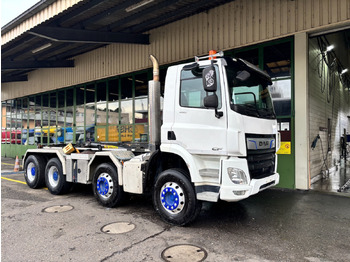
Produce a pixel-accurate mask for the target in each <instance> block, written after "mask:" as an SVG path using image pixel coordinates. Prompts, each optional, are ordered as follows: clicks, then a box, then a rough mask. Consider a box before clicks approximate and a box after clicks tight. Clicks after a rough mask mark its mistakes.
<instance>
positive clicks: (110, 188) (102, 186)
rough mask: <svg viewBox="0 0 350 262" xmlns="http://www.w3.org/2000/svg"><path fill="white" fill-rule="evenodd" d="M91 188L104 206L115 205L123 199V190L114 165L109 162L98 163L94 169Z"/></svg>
mask: <svg viewBox="0 0 350 262" xmlns="http://www.w3.org/2000/svg"><path fill="white" fill-rule="evenodd" d="M92 188H93V191H94V195H95V198H96V199H97V201H98V202H99V203H100V204H101V205H103V206H106V207H115V206H117V205H119V204H121V203H122V201H123V200H124V191H123V188H122V187H121V186H119V183H118V174H117V170H116V168H115V166H114V165H113V164H110V163H103V164H100V165H99V166H98V167H97V168H96V171H95V174H94V179H93V182H92Z"/></svg>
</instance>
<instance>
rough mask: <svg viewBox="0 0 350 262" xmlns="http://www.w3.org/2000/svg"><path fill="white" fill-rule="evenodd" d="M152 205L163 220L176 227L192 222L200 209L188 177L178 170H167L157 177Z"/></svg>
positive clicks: (200, 205)
mask: <svg viewBox="0 0 350 262" xmlns="http://www.w3.org/2000/svg"><path fill="white" fill-rule="evenodd" d="M153 205H154V208H155V209H156V211H157V212H158V214H159V215H160V216H161V218H162V219H163V220H165V221H166V222H168V223H170V224H173V225H178V226H184V225H186V224H188V223H190V222H192V221H194V220H195V219H196V218H197V216H198V215H199V213H200V210H201V207H202V203H201V202H200V201H198V200H197V198H196V193H195V191H194V188H193V185H192V183H191V182H190V181H189V179H188V175H187V174H186V173H185V172H184V171H182V170H178V169H168V170H165V171H163V172H162V173H161V174H160V175H159V177H158V178H157V181H156V183H155V186H154V192H153Z"/></svg>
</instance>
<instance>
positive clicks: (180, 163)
mask: <svg viewBox="0 0 350 262" xmlns="http://www.w3.org/2000/svg"><path fill="white" fill-rule="evenodd" d="M186 152H187V151H185V152H183V150H181V149H176V148H164V147H162V148H161V150H158V151H156V152H154V153H153V154H152V156H151V157H150V160H149V162H148V164H147V169H146V174H147V181H146V186H147V189H148V190H151V189H152V186H153V184H154V182H155V179H156V178H157V176H158V175H159V174H160V173H161V172H163V171H164V170H167V169H181V170H183V171H185V173H186V174H188V175H189V177H188V178H189V180H190V181H191V182H194V181H193V180H194V178H195V176H196V175H197V174H198V172H197V171H196V168H195V163H194V161H193V159H192V156H191V155H190V154H189V153H188V152H187V154H186Z"/></svg>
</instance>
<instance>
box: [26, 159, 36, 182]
mask: <svg viewBox="0 0 350 262" xmlns="http://www.w3.org/2000/svg"><path fill="white" fill-rule="evenodd" d="M35 175H36V167H35V165H34V163H33V162H30V163H29V164H28V166H27V178H28V180H29V182H33V181H34V180H35Z"/></svg>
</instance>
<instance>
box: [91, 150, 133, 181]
mask: <svg viewBox="0 0 350 262" xmlns="http://www.w3.org/2000/svg"><path fill="white" fill-rule="evenodd" d="M100 156H107V157H109V158H110V159H111V160H112V162H113V164H115V166H116V167H117V171H118V183H119V185H120V186H122V185H123V165H122V163H121V161H128V160H130V159H131V158H133V157H134V154H133V153H132V152H130V151H100V152H96V153H95V154H94V156H93V157H92V158H91V160H90V162H89V164H88V168H89V172H90V175H91V178H92V176H93V174H91V165H92V164H93V163H94V160H95V159H96V158H98V157H100Z"/></svg>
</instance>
